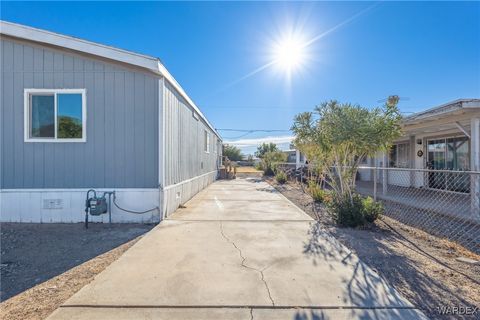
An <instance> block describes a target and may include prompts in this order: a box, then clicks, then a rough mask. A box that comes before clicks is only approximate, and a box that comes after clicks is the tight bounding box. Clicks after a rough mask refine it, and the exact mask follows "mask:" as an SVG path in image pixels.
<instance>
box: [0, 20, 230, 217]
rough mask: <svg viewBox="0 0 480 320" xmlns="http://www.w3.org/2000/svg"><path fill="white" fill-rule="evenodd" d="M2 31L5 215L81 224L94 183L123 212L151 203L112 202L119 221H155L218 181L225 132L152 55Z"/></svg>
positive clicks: (1, 189) (23, 30)
mask: <svg viewBox="0 0 480 320" xmlns="http://www.w3.org/2000/svg"><path fill="white" fill-rule="evenodd" d="M0 30H1V48H0V50H1V56H2V61H1V69H2V84H1V99H0V103H1V105H0V111H1V120H0V126H1V127H0V134H1V136H0V141H1V149H0V151H1V154H0V169H1V179H0V210H1V211H0V215H1V221H17V222H79V221H83V220H84V206H85V199H86V191H87V190H88V189H90V188H94V189H97V190H99V191H111V190H115V191H116V194H117V202H118V204H119V205H121V206H122V207H124V208H127V209H131V210H136V211H141V210H146V209H150V208H155V207H158V209H157V210H154V211H152V212H150V213H148V214H143V215H136V214H129V213H125V212H122V211H120V210H118V209H117V208H115V207H114V208H113V215H112V216H113V221H114V222H127V221H143V222H158V221H160V220H161V219H163V218H164V217H166V216H167V215H168V214H170V213H172V212H173V211H175V209H176V208H177V207H178V206H179V205H180V204H183V203H185V202H186V201H187V200H188V199H190V198H191V197H192V196H193V195H194V194H196V193H197V192H198V191H200V190H201V189H203V188H205V187H206V186H207V185H208V184H210V183H211V182H213V181H214V180H215V179H216V178H217V171H218V170H217V169H218V165H219V159H220V158H221V145H222V140H221V137H220V136H219V135H218V133H217V132H216V131H215V129H214V127H213V126H212V125H211V124H210V123H209V122H208V120H207V119H206V118H205V116H204V115H203V114H202V112H201V111H200V110H199V109H198V107H197V106H196V105H195V104H194V103H193V101H192V100H191V99H190V98H189V97H188V95H187V94H186V93H185V91H184V90H183V89H182V88H181V87H180V85H179V84H178V83H177V81H176V80H175V79H174V78H173V77H172V75H171V74H170V73H169V72H168V71H167V70H166V69H165V67H164V66H163V65H162V63H161V62H160V61H159V59H157V58H154V57H149V56H145V55H140V54H137V53H132V52H128V51H125V50H121V49H117V48H113V47H108V46H105V45H102V44H97V43H92V42H89V41H85V40H81V39H77V38H73V37H69V36H64V35H60V34H56V33H52V32H49V31H44V30H39V29H34V28H30V27H27V26H23V25H18V24H13V23H9V22H3V21H1V22H0ZM105 219H106V216H105V215H103V216H100V217H95V218H93V219H92V220H93V221H102V220H105Z"/></svg>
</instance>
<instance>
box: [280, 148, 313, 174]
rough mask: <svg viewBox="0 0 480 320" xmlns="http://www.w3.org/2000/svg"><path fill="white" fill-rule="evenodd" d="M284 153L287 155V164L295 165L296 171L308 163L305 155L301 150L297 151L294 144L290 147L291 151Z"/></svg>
mask: <svg viewBox="0 0 480 320" xmlns="http://www.w3.org/2000/svg"><path fill="white" fill-rule="evenodd" d="M283 153H285V154H286V155H287V163H288V164H291V165H293V164H295V168H296V169H298V168H300V167H302V166H304V165H305V164H306V163H307V159H306V158H305V155H304V154H303V153H301V152H300V151H299V150H297V149H295V146H294V145H293V144H291V145H290V150H285V151H283Z"/></svg>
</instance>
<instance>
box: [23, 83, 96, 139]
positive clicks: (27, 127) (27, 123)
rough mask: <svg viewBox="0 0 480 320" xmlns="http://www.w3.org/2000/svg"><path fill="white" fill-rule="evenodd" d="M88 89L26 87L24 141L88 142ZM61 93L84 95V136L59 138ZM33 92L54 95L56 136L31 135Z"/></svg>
mask: <svg viewBox="0 0 480 320" xmlns="http://www.w3.org/2000/svg"><path fill="white" fill-rule="evenodd" d="M86 92H87V90H86V89H25V90H24V99H23V100H24V108H23V114H24V120H23V128H24V130H23V131H24V141H25V142H56V143H62V142H87V94H86ZM59 93H60V94H61V93H67V94H68V93H76V94H81V95H82V138H80V139H79V138H57V134H58V132H57V129H58V128H57V127H58V119H57V109H58V106H57V94H59ZM32 94H45V95H52V94H53V96H54V117H55V123H54V125H55V129H54V130H55V136H54V137H53V138H32V137H31V136H30V132H31V127H30V118H31V116H30V96H31V95H32Z"/></svg>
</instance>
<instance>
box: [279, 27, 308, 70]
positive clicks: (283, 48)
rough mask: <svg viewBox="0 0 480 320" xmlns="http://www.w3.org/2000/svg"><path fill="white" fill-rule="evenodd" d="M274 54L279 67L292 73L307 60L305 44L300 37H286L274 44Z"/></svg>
mask: <svg viewBox="0 0 480 320" xmlns="http://www.w3.org/2000/svg"><path fill="white" fill-rule="evenodd" d="M273 56H274V57H273V60H274V63H275V64H276V65H278V67H279V68H281V69H282V70H284V71H286V72H288V73H291V72H292V71H294V70H296V69H298V68H299V67H301V66H302V64H303V63H304V62H305V59H306V54H305V45H304V43H303V42H302V40H301V38H300V37H294V36H288V37H284V38H283V39H281V40H279V41H278V42H276V43H275V44H274V47H273Z"/></svg>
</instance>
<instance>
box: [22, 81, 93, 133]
mask: <svg viewBox="0 0 480 320" xmlns="http://www.w3.org/2000/svg"><path fill="white" fill-rule="evenodd" d="M24 99H25V108H24V112H25V121H24V122H25V128H24V130H25V141H26V142H85V141H86V101H85V89H25V98H24Z"/></svg>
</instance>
